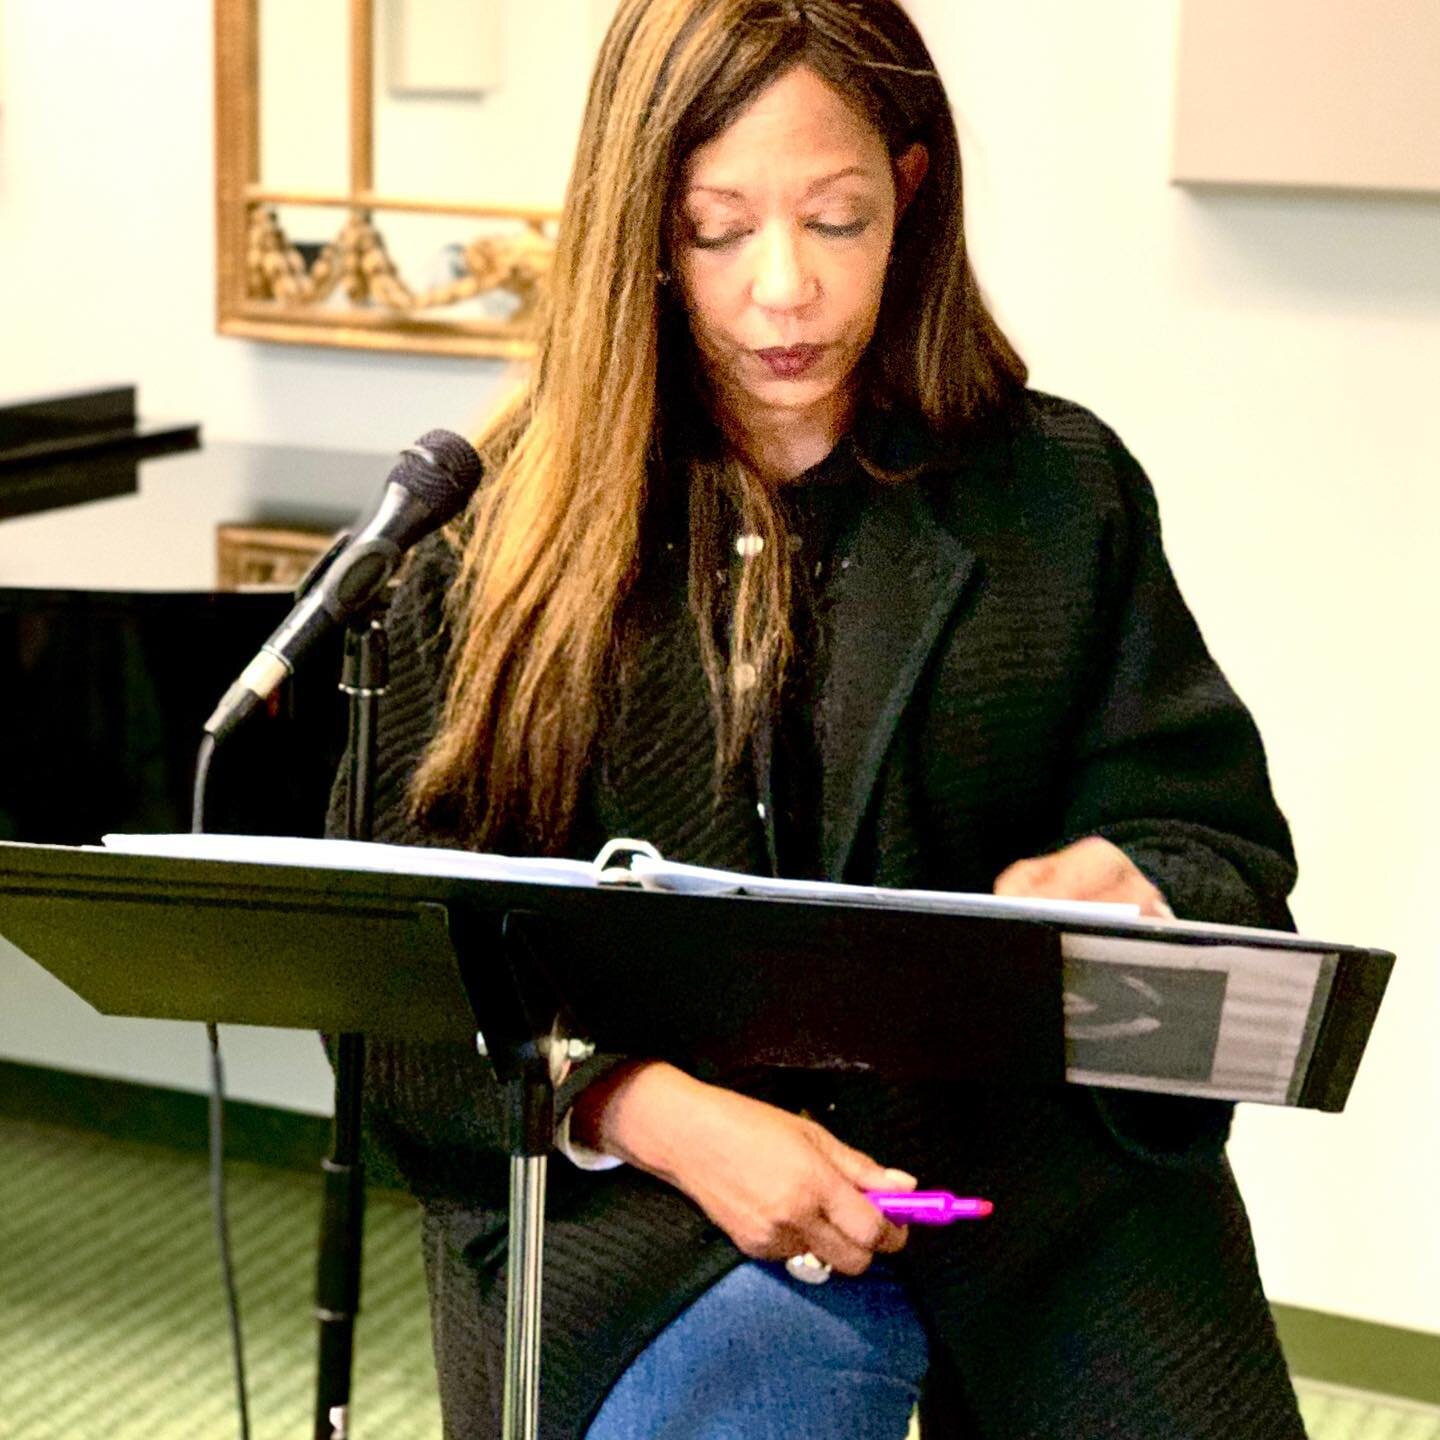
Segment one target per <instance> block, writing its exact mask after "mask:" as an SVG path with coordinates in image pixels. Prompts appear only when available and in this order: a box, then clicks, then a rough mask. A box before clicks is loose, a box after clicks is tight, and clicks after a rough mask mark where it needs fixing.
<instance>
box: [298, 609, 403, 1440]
mask: <svg viewBox="0 0 1440 1440" xmlns="http://www.w3.org/2000/svg"><path fill="white" fill-rule="evenodd" d="M382 613H383V611H382V608H381V606H379V605H376V606H373V607H371V608H369V609H367V610H366V611H365V612H363V613H362V614H361V615H359V616H357V617H356V618H355V619H354V620H352V621H351V622H350V625H349V627H348V629H347V631H346V635H345V663H344V673H343V675H342V677H341V681H340V689H341V690H342V691H344V693H345V694H346V695H347V696H348V697H349V701H350V705H349V711H350V714H349V745H348V754H349V756H350V768H349V773H348V775H347V777H346V778H347V781H348V785H347V793H346V799H347V806H346V817H345V821H346V823H345V833H346V837H347V838H348V839H351V840H369V839H370V838H371V836H372V835H373V833H374V819H375V798H374V797H375V786H374V776H375V757H376V726H377V721H378V719H379V710H380V697H381V696H382V695H383V694H384V693H385V687H386V685H387V684H388V683H389V649H388V645H387V642H386V636H385V628H384V624H383V622H382V619H381V615H382ZM364 1098H365V1037H364V1035H361V1034H347V1035H341V1036H340V1037H339V1039H338V1041H337V1044H336V1059H335V1124H334V1131H333V1136H334V1139H333V1144H332V1148H331V1154H330V1157H329V1158H328V1159H326V1160H322V1161H321V1162H320V1163H321V1170H322V1173H323V1175H324V1206H323V1209H322V1211H321V1221H320V1251H319V1261H318V1264H317V1267H316V1276H315V1316H316V1320H317V1322H318V1324H319V1357H318V1361H317V1365H316V1377H315V1429H314V1435H315V1440H347V1437H348V1435H349V1433H350V1382H351V1375H352V1372H353V1368H354V1350H355V1317H356V1316H357V1315H358V1314H359V1311H360V1260H361V1242H362V1239H363V1236H364V1229H365V1166H364V1162H363V1161H362V1159H361V1112H362V1108H363V1103H364Z"/></svg>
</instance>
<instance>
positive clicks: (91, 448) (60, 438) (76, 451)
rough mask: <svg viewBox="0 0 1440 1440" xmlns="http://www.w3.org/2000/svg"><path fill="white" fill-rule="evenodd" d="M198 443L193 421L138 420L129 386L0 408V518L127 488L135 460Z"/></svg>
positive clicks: (131, 486) (134, 481)
mask: <svg viewBox="0 0 1440 1440" xmlns="http://www.w3.org/2000/svg"><path fill="white" fill-rule="evenodd" d="M199 448H200V427H199V426H198V425H196V424H169V425H166V424H159V423H156V422H149V423H146V422H144V421H141V420H139V419H138V418H137V417H136V413H135V387H134V386H133V385H126V386H120V387H118V388H116V389H113V390H95V391H91V392H89V393H86V394H81V395H59V396H56V397H54V398H53V399H50V400H36V401H31V402H29V403H26V404H23V405H10V406H6V407H4V408H0V520H4V519H6V518H8V517H9V516H12V515H28V514H32V513H34V512H35V511H37V510H53V509H55V508H57V507H59V506H62V505H79V504H82V503H83V502H85V501H87V500H103V499H107V498H108V497H110V496H112V495H131V494H134V492H135V491H136V490H138V489H139V488H140V485H139V479H138V466H139V462H140V461H141V460H148V459H150V458H151V457H153V456H156V455H172V454H175V453H176V452H177V451H181V450H198V449H199Z"/></svg>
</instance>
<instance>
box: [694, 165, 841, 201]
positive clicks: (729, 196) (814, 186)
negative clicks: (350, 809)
mask: <svg viewBox="0 0 1440 1440" xmlns="http://www.w3.org/2000/svg"><path fill="white" fill-rule="evenodd" d="M869 174H870V172H869V171H868V170H867V169H866V168H865V167H864V166H863V165H847V166H846V167H845V168H844V169H843V170H836V171H835V172H834V174H832V175H822V176H821V177H820V178H819V179H818V180H812V181H811V182H810V183H809V184H808V185H807V186H806V187H805V194H806V195H807V196H808V195H813V194H814V193H815V192H816V191H817V190H823V189H824V188H825V187H826V186H827V185H833V184H834V183H835V182H836V181H837V180H848V179H850V177H851V176H853V175H859V176H861V177H862V178H863V177H868V176H869ZM697 191H703V192H704V193H705V194H707V195H719V196H721V197H723V198H724V199H726V200H743V199H744V198H745V192H744V191H743V190H732V189H730V188H729V187H728V186H725V185H692V186H691V187H690V192H689V193H690V194H692V195H693V194H695V193H696V192H697Z"/></svg>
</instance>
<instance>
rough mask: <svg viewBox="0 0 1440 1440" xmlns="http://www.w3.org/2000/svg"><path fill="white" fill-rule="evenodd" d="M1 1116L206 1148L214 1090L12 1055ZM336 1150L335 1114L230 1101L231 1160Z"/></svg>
mask: <svg viewBox="0 0 1440 1440" xmlns="http://www.w3.org/2000/svg"><path fill="white" fill-rule="evenodd" d="M0 1117H4V1118H6V1119H11V1120H29V1121H33V1122H34V1123H36V1124H40V1125H58V1126H62V1127H64V1128H66V1129H71V1130H95V1131H99V1132H101V1133H102V1134H105V1135H109V1136H112V1137H113V1138H115V1139H117V1140H129V1141H133V1142H135V1143H137V1144H141V1145H164V1146H166V1147H168V1148H169V1149H171V1150H187V1151H189V1150H198V1151H202V1152H203V1151H205V1150H207V1149H208V1148H209V1144H210V1101H209V1097H208V1096H205V1095H196V1094H193V1093H192V1092H190V1091H187V1090H172V1089H168V1088H166V1087H164V1086H159V1085H140V1084H136V1083H135V1082H134V1081H130V1080H113V1079H110V1078H109V1077H107V1076H102V1075H84V1074H80V1073H78V1072H76V1071H71V1070H52V1069H50V1068H48V1067H46V1066H42V1065H21V1064H17V1063H15V1062H14V1061H9V1060H0ZM329 1149H330V1121H329V1120H328V1119H326V1118H325V1117H324V1116H320V1115H306V1114H302V1113H301V1112H299V1111H296V1110H281V1109H279V1108H277V1107H273V1106H269V1105H254V1104H251V1103H250V1102H248V1101H244V1100H226V1102H225V1156H226V1158H227V1159H228V1160H244V1161H252V1162H254V1163H256V1164H261V1165H274V1166H278V1167H279V1168H281V1169H286V1170H318V1169H319V1167H320V1161H321V1159H322V1158H323V1157H324V1156H325V1155H327V1154H328V1153H329Z"/></svg>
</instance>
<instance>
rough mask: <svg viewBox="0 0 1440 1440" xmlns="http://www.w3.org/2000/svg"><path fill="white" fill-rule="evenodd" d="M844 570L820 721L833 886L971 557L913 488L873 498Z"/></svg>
mask: <svg viewBox="0 0 1440 1440" xmlns="http://www.w3.org/2000/svg"><path fill="white" fill-rule="evenodd" d="M838 565H839V568H838V569H837V571H836V572H835V573H834V575H833V576H832V580H831V584H830V586H829V587H828V595H829V607H828V610H829V632H830V635H829V663H828V665H827V667H826V672H825V676H824V678H823V680H822V682H821V688H820V695H819V699H818V704H817V717H816V722H817V724H816V728H817V732H818V733H817V740H818V743H819V746H820V757H821V763H822V776H823V781H822V813H821V836H820V856H821V861H822V864H823V867H824V874H825V878H826V879H829V880H840V879H842V878H843V877H844V874H845V867H846V865H847V864H848V863H849V860H850V856H851V853H852V851H853V849H854V846H855V841H856V838H857V835H858V833H859V830H860V825H861V822H862V820H863V819H864V815H865V810H866V807H867V806H868V804H869V801H870V795H871V792H872V791H873V789H874V787H875V784H876V780H877V778H878V776H879V773H880V766H881V763H882V762H883V760H884V757H885V751H886V749H887V748H888V747H889V745H890V741H891V739H892V737H893V735H894V733H895V728H896V726H897V724H898V723H899V720H900V716H901V714H902V712H903V711H904V709H905V706H906V704H907V702H908V701H909V699H910V695H911V693H912V692H913V690H914V688H915V685H916V682H917V680H918V679H919V677H920V673H921V671H922V670H923V668H924V666H925V662H926V660H927V659H928V658H929V656H930V653H931V651H932V650H933V649H934V646H935V643H936V641H937V640H938V639H939V637H940V634H941V632H942V630H943V629H944V627H945V623H946V620H947V618H948V617H949V616H950V614H951V612H952V611H953V610H954V609H955V606H956V604H957V603H958V601H959V598H960V595H961V592H962V591H963V590H964V588H965V585H966V582H967V580H968V579H969V578H970V576H971V575H972V573H973V571H974V569H975V554H974V552H973V551H971V550H969V549H967V548H966V547H965V546H964V545H963V544H961V542H960V541H959V540H957V539H956V538H955V536H954V535H952V534H951V533H950V531H949V530H948V529H947V528H946V527H945V526H944V525H943V524H941V523H940V521H939V520H938V518H937V517H936V515H935V512H934V509H933V508H932V505H931V503H930V499H929V497H928V495H927V493H926V490H925V488H924V486H923V485H921V484H920V483H918V482H916V481H907V482H903V483H900V484H896V485H892V486H886V487H884V488H881V489H879V490H878V491H877V492H876V494H875V496H874V498H873V500H872V501H871V502H870V503H869V504H868V505H867V506H866V509H865V511H864V513H863V515H862V517H861V519H860V521H859V523H858V526H857V528H856V530H855V532H854V536H853V539H852V540H851V542H850V544H849V545H848V546H847V547H846V548H845V551H844V553H843V555H842V556H841V557H840V558H839V559H838Z"/></svg>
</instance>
